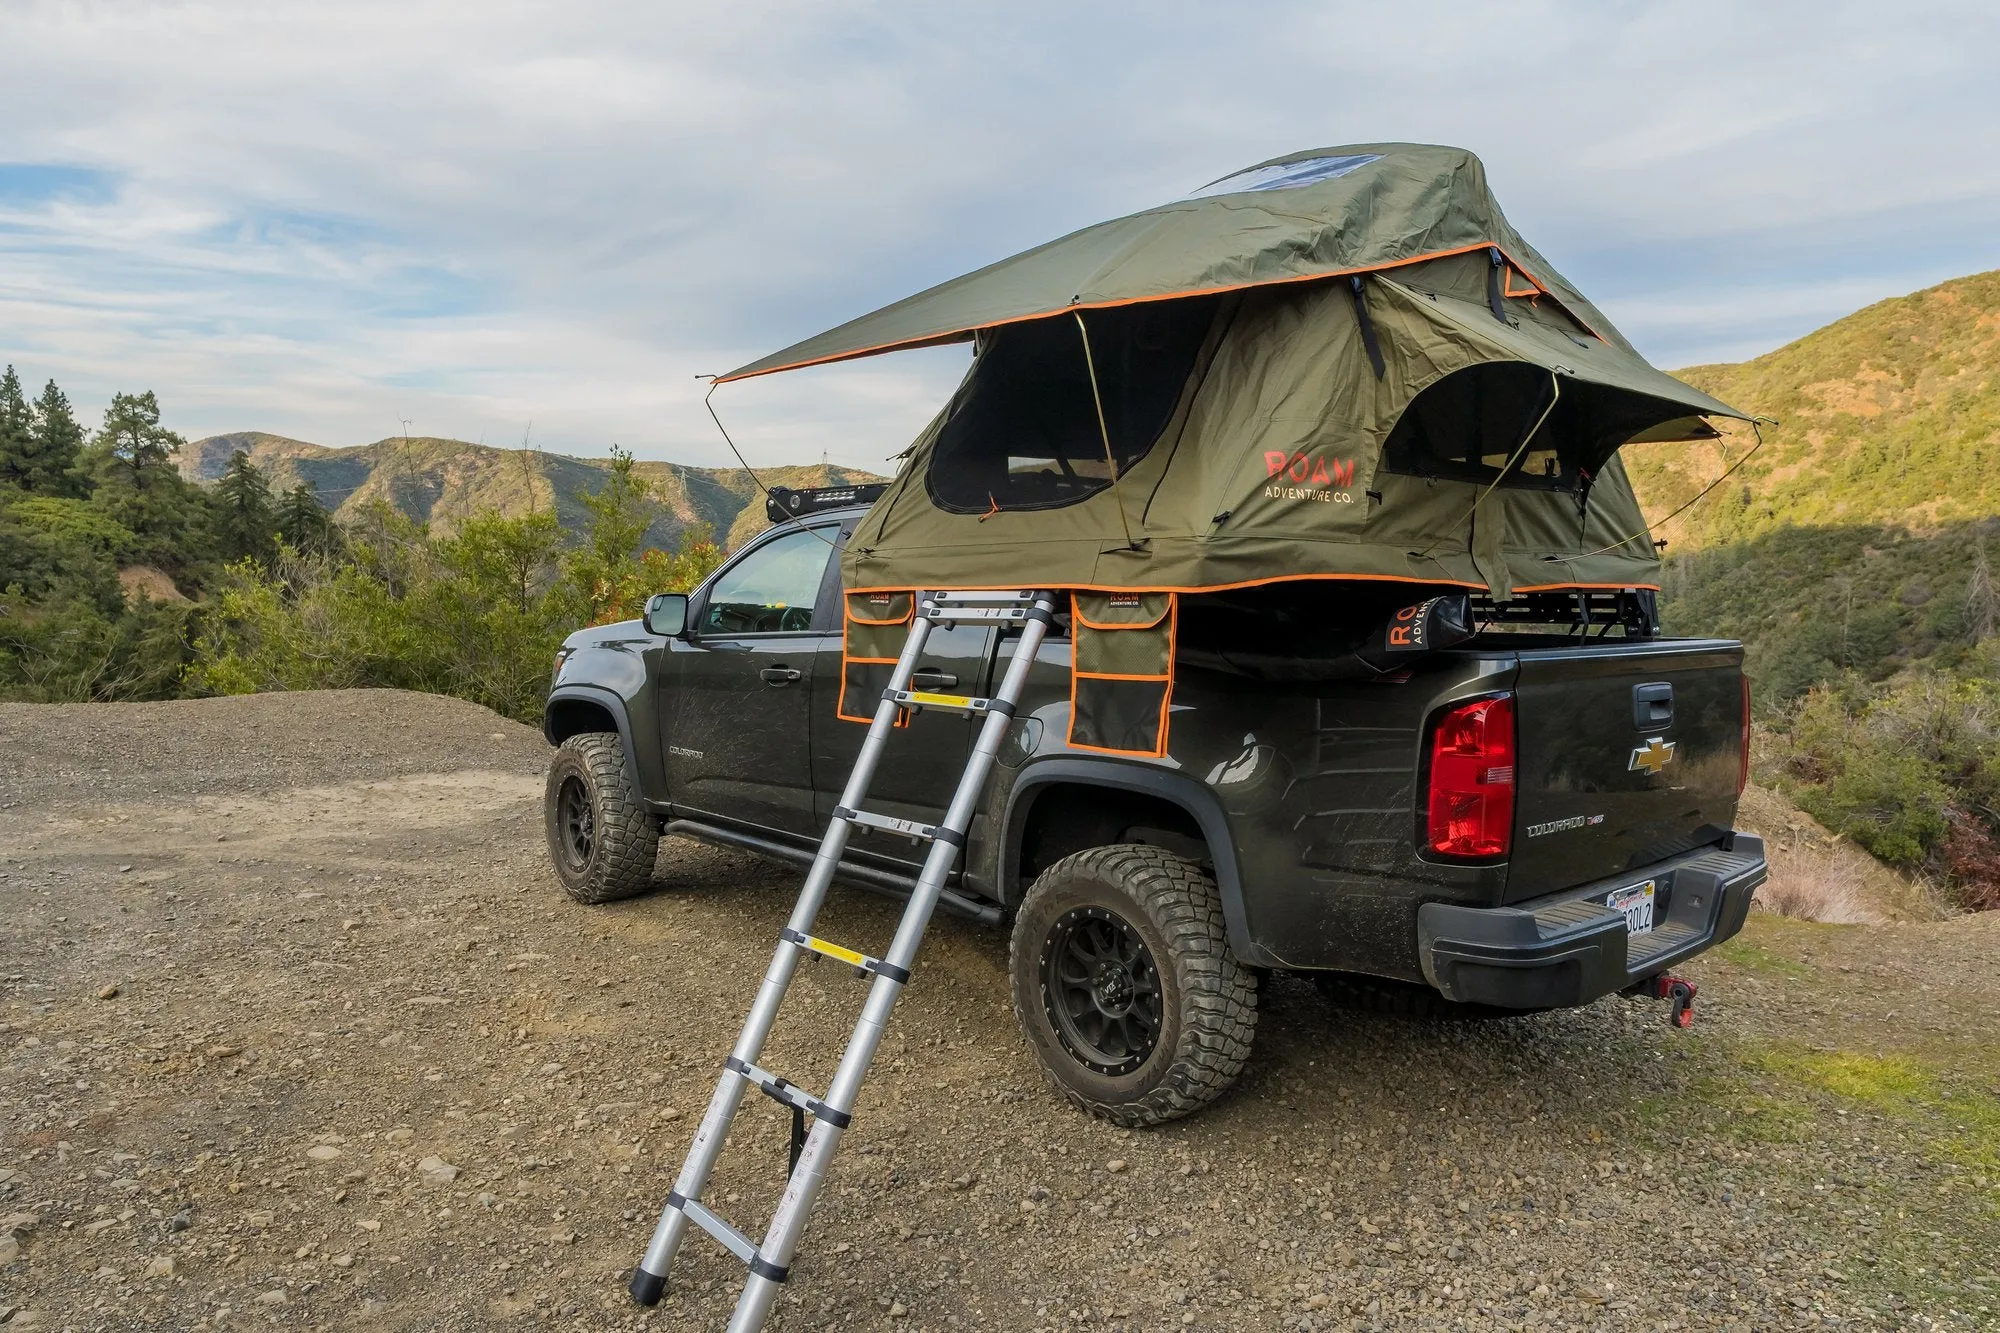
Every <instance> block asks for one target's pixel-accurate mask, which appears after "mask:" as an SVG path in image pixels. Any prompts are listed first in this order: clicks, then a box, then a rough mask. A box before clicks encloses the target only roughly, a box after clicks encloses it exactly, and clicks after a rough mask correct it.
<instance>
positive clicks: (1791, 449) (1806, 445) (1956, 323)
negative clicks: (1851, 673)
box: [1625, 270, 2000, 549]
mask: <svg viewBox="0 0 2000 1333" xmlns="http://www.w3.org/2000/svg"><path fill="white" fill-rule="evenodd" d="M1676 373H1677V374H1678V375H1679V376H1680V377H1681V378H1682V379H1684V380H1687V381H1688V382H1689V383H1691V384H1694V385H1696V386H1697V387H1699V388H1701V389H1705V390H1706V391H1708V392H1709V393H1712V394H1714V395H1715V396H1716V397H1718V398H1721V399H1722V400H1723V401H1724V402H1726V403H1729V404H1731V405H1733V406H1735V407H1739V408H1742V409H1743V410H1745V411H1748V412H1754V413H1757V414H1759V415H1762V416H1767V417H1774V418H1776V419H1777V421H1778V424H1777V425H1776V426H1774V427H1766V428H1765V432H1764V433H1765V444H1764V447H1763V448H1762V449H1761V450H1760V451H1759V452H1758V453H1757V455H1756V457H1754V458H1752V459H1751V460H1750V461H1749V462H1748V463H1746V464H1744V466H1743V468H1742V470H1741V471H1739V472H1737V473H1736V474H1735V475H1734V476H1732V477H1731V478H1730V479H1729V482H1728V483H1727V484H1726V485H1725V486H1724V487H1722V488H1720V489H1719V490H1718V491H1717V492H1716V493H1715V494H1714V495H1711V496H1710V497H1709V498H1708V499H1707V500H1705V501H1703V503H1702V504H1701V505H1700V506H1699V507H1698V508H1697V509H1696V510H1695V511H1694V512H1692V513H1690V514H1689V515H1687V516H1686V517H1684V518H1682V519H1680V520H1677V521H1676V523H1675V524H1674V525H1673V527H1672V528H1670V529H1669V530H1668V531H1667V532H1666V533H1665V534H1664V535H1666V536H1668V537H1670V538H1672V539H1673V542H1674V547H1675V548H1679V549H1688V548H1696V547H1707V546H1713V545H1716V544H1719V543H1723V542H1740V541H1744V540H1748V539H1750V538H1754V537H1757V536H1759V535H1761V534H1764V533H1768V532H1771V531H1774V530H1776V529H1779V528H1782V527H1785V526H1788V525H1790V526H1811V527H1832V526H1848V525H1867V524H1892V525H1900V526H1903V527H1907V528H1909V529H1911V530H1913V531H1936V530H1941V529H1942V528H1943V527H1945V526H1946V525H1949V524H1953V523H1962V522H1964V521H1967V520H1972V519H1983V518H1988V517H1991V516H1993V515H1994V514H1997V513H2000V270H1996V271H1994V272H1991V273H1979V274H1975V275H1973V276H1972V277H1969V278H1958V279H1956V280H1954V281H1951V282H1947V283H1941V284H1939V285H1938V286H1936V287H1932V288H1929V289H1928V290H1926V291H1921V292H1917V293H1915V294H1914V295H1910V296H1901V297H1897V298H1895V299H1893V300H1889V301H1881V302H1878V303H1877V304H1875V305H1872V306H1869V307H1868V308H1866V309H1865V310H1860V311H1857V312H1855V313H1854V314H1852V315H1849V316H1848V317H1847V318H1845V319H1842V320H1839V321H1837V322H1835V323H1833V324H1829V325H1828V326H1827V327H1825V328H1823V329H1820V330H1818V331H1817V332H1814V333H1810V334H1807V335H1806V336H1805V337H1803V338H1801V339H1799V340H1798V341H1797V342H1794V343H1790V344H1787V345H1786V346H1784V347H1781V348H1779V349H1778V350H1777V351H1775V352H1770V353H1767V354H1765V355H1763V356H1760V357H1758V358H1756V359H1755V360H1753V361H1745V362H1742V363H1740V364H1738V365H1719V366H1694V367H1691V368H1689V369H1687V370H1683V371H1678V372H1676ZM1751 443H1752V440H1751V438H1750V436H1749V434H1748V432H1745V431H1740V430H1739V431H1734V432H1732V433H1731V434H1730V435H1729V436H1728V437H1727V438H1726V439H1724V440H1722V441H1720V442H1715V443H1706V444H1681V445H1646V446H1643V447H1641V448H1634V449H1632V450H1630V451H1629V452H1628V454H1627V455H1626V459H1625V463H1626V467H1627V468H1628V469H1629V470H1630V472H1631V475H1632V481H1633V485H1634V486H1636V487H1638V489H1639V492H1640V494H1641V495H1642V496H1643V497H1644V499H1645V501H1646V502H1647V504H1648V505H1649V507H1650V508H1651V510H1652V511H1653V512H1655V513H1665V512H1667V511H1669V510H1672V509H1674V508H1676V507H1677V506H1679V505H1680V504H1681V503H1682V502H1683V501H1685V500H1687V499H1688V498H1690V497H1692V496H1693V495H1694V493H1695V492H1696V491H1698V490H1699V489H1700V488H1701V487H1703V486H1705V485H1707V484H1708V483H1709V482H1711V481H1713V480H1715V479H1716V478H1717V477H1718V476H1720V475H1721V473H1722V471H1723V470H1724V468H1725V467H1726V466H1727V465H1728V464H1729V463H1731V462H1735V461H1737V460H1738V459H1740V458H1741V457H1742V455H1743V451H1744V450H1745V449H1746V448H1748V447H1749V445H1750V444H1751Z"/></svg>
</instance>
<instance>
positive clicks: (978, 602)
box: [924, 590, 1039, 606]
mask: <svg viewBox="0 0 2000 1333" xmlns="http://www.w3.org/2000/svg"><path fill="white" fill-rule="evenodd" d="M1037 596H1039V594H1038V593H1034V592H950V591H944V590H938V591H933V592H930V593H926V594H925V595H924V600H925V601H926V602H931V603H934V604H936V605H939V606H1033V605H1034V604H1035V598H1036V597H1037Z"/></svg>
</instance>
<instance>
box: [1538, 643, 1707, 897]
mask: <svg viewBox="0 0 2000 1333" xmlns="http://www.w3.org/2000/svg"><path fill="white" fill-rule="evenodd" d="M1520 662H1521V667H1520V675H1519V676H1518V677H1517V678H1516V684H1515V708H1516V727H1517V736H1518V746H1519V751H1518V758H1517V767H1516V774H1515V782H1516V784H1517V785H1516V788H1515V791H1516V796H1515V825H1514V846H1513V854H1512V856H1511V857H1510V858H1509V869H1508V874H1507V891H1506V898H1507V901H1509V902H1517V901H1520V900H1521V899H1524V898H1533V897H1537V896H1540V895H1542V894H1546V893H1553V892H1555V891H1556V890H1558V889H1565V888H1569V887H1570V886H1572V885H1576V884H1583V883H1586V882H1588V881H1590V880H1594V879H1602V878H1605V877H1607V876H1611V875H1617V874H1621V873H1623V872H1624V871H1627V870H1633V869H1638V868H1640V867H1643V866H1648V865H1651V864H1653V863H1654V862H1657V861H1662V860H1665V859H1666V858H1668V857H1670V856H1675V855H1677V854H1679V853H1681V852H1685V851H1688V850H1691V849H1693V848H1695V847H1699V846H1702V845H1705V844H1707V843H1711V842H1714V841H1715V840H1716V839H1717V838H1719V837H1720V836H1721V835H1722V833H1723V832H1725V831H1726V830H1727V829H1729V827H1730V824H1731V821H1732V820H1733V819H1734V818H1735V817H1736V798H1737V777H1738V773H1739V771H1740V762H1741V746H1742V727H1743V695H1742V678H1743V646H1742V645H1741V644H1738V643H1733V642H1729V641H1727V640H1718V639H1665V640H1651V641H1644V642H1638V643H1632V642H1618V641H1613V642H1608V643H1604V644H1601V645H1591V646H1588V647H1586V646H1583V645H1578V646H1577V647H1575V648H1545V649H1530V650H1527V651H1524V652H1522V653H1521V655H1520Z"/></svg>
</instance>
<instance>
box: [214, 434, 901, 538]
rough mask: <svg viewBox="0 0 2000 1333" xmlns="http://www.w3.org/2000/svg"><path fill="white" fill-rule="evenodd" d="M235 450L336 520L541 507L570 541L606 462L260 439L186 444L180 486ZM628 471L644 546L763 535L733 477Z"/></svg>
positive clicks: (649, 465)
mask: <svg viewBox="0 0 2000 1333" xmlns="http://www.w3.org/2000/svg"><path fill="white" fill-rule="evenodd" d="M238 450H242V451H243V452H244V453H247V454H248V455H249V456H250V461H251V462H253V463H255V464H256V465H257V466H258V467H259V468H260V469H262V470H263V472H264V473H265V475H266V476H268V477H269V478H270V480H271V484H272V486H273V487H274V489H276V490H279V491H285V490H289V489H291V488H292V487H293V486H296V485H299V484H301V483H303V484H305V485H306V486H309V487H311V488H312V491H313V494H314V495H315V496H316V497H317V498H318V500H319V502H320V503H321V504H323V505H325V506H326V507H327V508H328V509H329V510H331V511H332V512H333V513H334V515H335V516H336V517H347V516H351V515H353V514H355V513H358V512H360V511H361V510H363V509H365V508H366V507H368V506H369V505H371V504H373V503H375V502H376V501H378V500H386V501H388V502H389V503H390V504H391V505H393V506H394V507H395V508H397V509H398V510H400V511H401V512H403V513H404V514H407V515H408V516H409V517H411V518H413V519H417V520H418V521H420V522H425V523H429V524H430V525H431V526H432V528H433V529H435V530H437V531H439V532H441V533H444V532H450V531H453V530H455V529H456V528H457V526H458V525H459V524H460V523H462V522H464V521H465V520H466V519H467V518H470V517H472V516H473V515H476V514H491V513H499V514H503V515H506V516H509V517H514V516H518V515H521V514H527V513H531V512H533V511H535V510H537V509H546V508H549V507H551V506H553V508H554V510H555V514H556V517H557V519H558V521H560V522H561V523H562V525H563V527H564V528H566V529H568V530H570V531H576V530H578V529H580V528H581V527H582V525H583V523H584V521H585V512H584V508H583V505H582V502H581V500H580V499H579V497H580V496H583V495H595V494H596V493H597V492H598V491H600V490H602V489H603V487H604V484H605V481H606V479H607V478H608V477H609V476H610V465H609V463H608V462H607V461H601V460H597V459H584V458H571V457H568V456H567V455H563V454H551V453H544V452H542V451H540V450H534V449H495V448H491V447H488V446H486V445H480V444H470V443H468V442H466V441H464V440H445V439H436V438H433V437H430V436H410V437H402V436H396V437H392V438H390V439H386V440H377V441H375V443H373V444H362V445H355V446H352V447H349V448H338V449H337V448H329V447H327V446H325V445H320V444H309V443H307V442H305V441H303V440H292V439H287V438H285V437H284V436H282V435H267V434H264V433H263V432H261V431H246V432H242V433H240V434H233V435H211V436H209V437H208V438H206V439H202V440H196V441H194V442H193V443H192V444H189V445H187V446H186V447H185V448H183V449H182V450H181V453H180V464H181V472H182V474H183V475H184V476H186V477H187V478H188V479H189V480H190V481H199V482H214V481H215V480H217V479H218V478H220V477H221V476H222V474H223V473H224V472H225V471H227V470H228V468H229V459H230V456H231V455H233V454H234V453H235V452H236V451H238ZM634 472H635V474H636V475H637V476H638V477H639V478H640V479H641V480H643V481H644V482H646V483H648V484H649V485H650V487H651V488H652V492H653V495H654V496H655V497H657V503H656V505H655V510H656V512H655V516H654V518H653V521H652V526H651V527H650V528H648V529H647V532H646V541H647V543H648V544H649V545H654V546H660V547H665V548H669V549H671V548H673V547H675V546H677V545H678V544H679V542H680V538H681V534H682V533H683V532H684V531H686V530H687V529H688V528H689V527H691V526H693V525H695V524H705V525H707V527H708V528H709V530H710V531H711V532H713V533H714V534H715V535H716V536H717V537H718V538H719V539H720V538H726V544H727V545H728V546H730V547H735V546H738V545H740V544H741V543H742V542H743V541H744V540H746V539H747V538H749V537H750V536H751V535H753V534H755V533H756V532H758V531H761V530H762V528H763V526H764V521H765V520H764V509H763V505H762V503H761V500H760V498H759V496H758V492H757V488H756V486H755V485H754V484H753V483H752V482H751V480H750V478H749V477H747V476H745V475H744V473H743V470H742V469H741V468H705V467H688V466H685V465H683V464H680V463H659V462H643V461H642V462H640V463H638V464H636V465H635V467H634ZM757 475H758V477H759V478H761V479H762V480H763V482H764V483H765V484H766V485H772V486H841V485H848V484H851V483H854V482H863V481H872V480H879V478H876V477H875V476H874V475H873V474H872V473H867V472H862V471H859V470H857V469H854V468H842V467H828V466H823V465H812V466H798V467H772V468H759V469H758V470H757ZM753 501H754V502H755V503H753Z"/></svg>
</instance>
